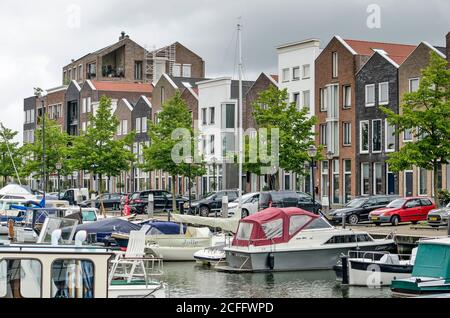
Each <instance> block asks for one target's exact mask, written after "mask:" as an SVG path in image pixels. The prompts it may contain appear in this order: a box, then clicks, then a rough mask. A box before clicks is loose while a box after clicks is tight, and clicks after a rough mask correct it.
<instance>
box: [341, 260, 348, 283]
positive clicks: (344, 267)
mask: <svg viewBox="0 0 450 318" xmlns="http://www.w3.org/2000/svg"><path fill="white" fill-rule="evenodd" d="M341 263H342V284H343V285H348V257H347V256H342V257H341Z"/></svg>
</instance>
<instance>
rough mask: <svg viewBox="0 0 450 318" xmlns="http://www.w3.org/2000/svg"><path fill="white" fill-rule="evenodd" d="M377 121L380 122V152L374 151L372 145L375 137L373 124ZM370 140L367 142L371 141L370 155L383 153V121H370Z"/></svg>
mask: <svg viewBox="0 0 450 318" xmlns="http://www.w3.org/2000/svg"><path fill="white" fill-rule="evenodd" d="M376 121H378V122H380V142H381V146H380V150H375V147H374V146H375V145H374V136H375V131H374V129H375V125H374V123H375V122H376ZM371 130H372V138H369V140H372V153H381V152H382V151H383V121H382V120H381V119H373V120H372V129H371Z"/></svg>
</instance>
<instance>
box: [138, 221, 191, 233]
mask: <svg viewBox="0 0 450 318" xmlns="http://www.w3.org/2000/svg"><path fill="white" fill-rule="evenodd" d="M140 225H149V226H150V229H149V230H148V231H147V233H146V234H147V235H156V234H167V235H177V234H180V224H178V223H174V222H159V221H146V222H142V223H140ZM182 232H183V233H181V234H186V226H183V228H182Z"/></svg>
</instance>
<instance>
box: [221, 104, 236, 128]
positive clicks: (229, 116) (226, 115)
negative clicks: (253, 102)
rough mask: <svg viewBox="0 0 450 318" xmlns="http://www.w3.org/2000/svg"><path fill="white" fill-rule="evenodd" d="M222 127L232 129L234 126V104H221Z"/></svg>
mask: <svg viewBox="0 0 450 318" xmlns="http://www.w3.org/2000/svg"><path fill="white" fill-rule="evenodd" d="M222 111H223V113H222V118H223V122H222V128H224V129H234V128H235V127H236V124H235V118H236V107H235V105H234V104H225V105H223V106H222Z"/></svg>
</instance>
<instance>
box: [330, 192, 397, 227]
mask: <svg viewBox="0 0 450 318" xmlns="http://www.w3.org/2000/svg"><path fill="white" fill-rule="evenodd" d="M398 198H399V197H398V196H394V195H377V196H368V197H359V198H355V199H353V200H351V201H350V202H348V203H347V204H346V205H345V206H344V207H343V208H341V209H336V210H331V211H330V212H329V213H328V214H327V219H328V220H329V221H331V222H333V223H342V218H343V217H345V222H346V223H349V224H358V223H359V222H362V221H368V220H369V213H370V212H372V211H374V210H377V209H380V208H384V207H386V206H387V205H388V204H389V203H391V202H392V201H394V200H395V199H398Z"/></svg>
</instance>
